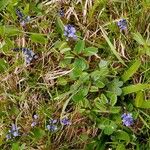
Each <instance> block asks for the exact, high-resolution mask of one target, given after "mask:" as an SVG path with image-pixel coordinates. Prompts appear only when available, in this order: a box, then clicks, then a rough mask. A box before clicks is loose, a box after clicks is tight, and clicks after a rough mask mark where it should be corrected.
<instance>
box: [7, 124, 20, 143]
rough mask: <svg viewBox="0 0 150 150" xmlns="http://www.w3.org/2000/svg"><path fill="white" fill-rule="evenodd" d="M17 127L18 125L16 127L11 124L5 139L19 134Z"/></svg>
mask: <svg viewBox="0 0 150 150" xmlns="http://www.w3.org/2000/svg"><path fill="white" fill-rule="evenodd" d="M19 129H20V127H17V126H16V125H15V124H12V126H11V130H9V133H8V134H7V135H6V138H7V140H9V139H11V138H12V137H17V136H19Z"/></svg>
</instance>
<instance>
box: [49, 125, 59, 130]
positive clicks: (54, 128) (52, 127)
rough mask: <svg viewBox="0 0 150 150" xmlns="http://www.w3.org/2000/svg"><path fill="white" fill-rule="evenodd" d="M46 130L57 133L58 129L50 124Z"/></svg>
mask: <svg viewBox="0 0 150 150" xmlns="http://www.w3.org/2000/svg"><path fill="white" fill-rule="evenodd" d="M46 128H47V129H48V130H49V131H56V130H57V129H58V128H57V126H56V125H52V124H48V125H47V126H46Z"/></svg>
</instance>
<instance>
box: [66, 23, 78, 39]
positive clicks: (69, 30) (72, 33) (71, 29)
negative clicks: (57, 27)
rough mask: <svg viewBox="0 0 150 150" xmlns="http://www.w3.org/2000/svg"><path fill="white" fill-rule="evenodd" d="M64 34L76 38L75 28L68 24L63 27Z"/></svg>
mask: <svg viewBox="0 0 150 150" xmlns="http://www.w3.org/2000/svg"><path fill="white" fill-rule="evenodd" d="M64 35H65V36H66V37H67V38H73V39H74V40H76V39H77V36H76V29H75V28H74V27H73V26H72V25H70V24H68V25H66V26H65V27H64Z"/></svg>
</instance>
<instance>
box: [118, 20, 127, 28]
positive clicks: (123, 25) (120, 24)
mask: <svg viewBox="0 0 150 150" xmlns="http://www.w3.org/2000/svg"><path fill="white" fill-rule="evenodd" d="M117 25H118V27H119V28H120V30H121V31H123V30H126V29H127V21H126V19H120V20H119V21H118V22H117Z"/></svg>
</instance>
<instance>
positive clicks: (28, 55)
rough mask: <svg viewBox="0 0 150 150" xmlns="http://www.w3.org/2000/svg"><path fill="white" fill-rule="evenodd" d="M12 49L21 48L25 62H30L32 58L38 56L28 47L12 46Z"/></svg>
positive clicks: (17, 49)
mask: <svg viewBox="0 0 150 150" xmlns="http://www.w3.org/2000/svg"><path fill="white" fill-rule="evenodd" d="M12 50H13V51H19V50H22V52H23V54H24V57H25V62H26V64H30V63H31V62H32V60H34V59H37V58H38V56H37V55H36V54H35V53H34V52H33V51H32V50H31V49H29V48H13V49H12Z"/></svg>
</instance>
